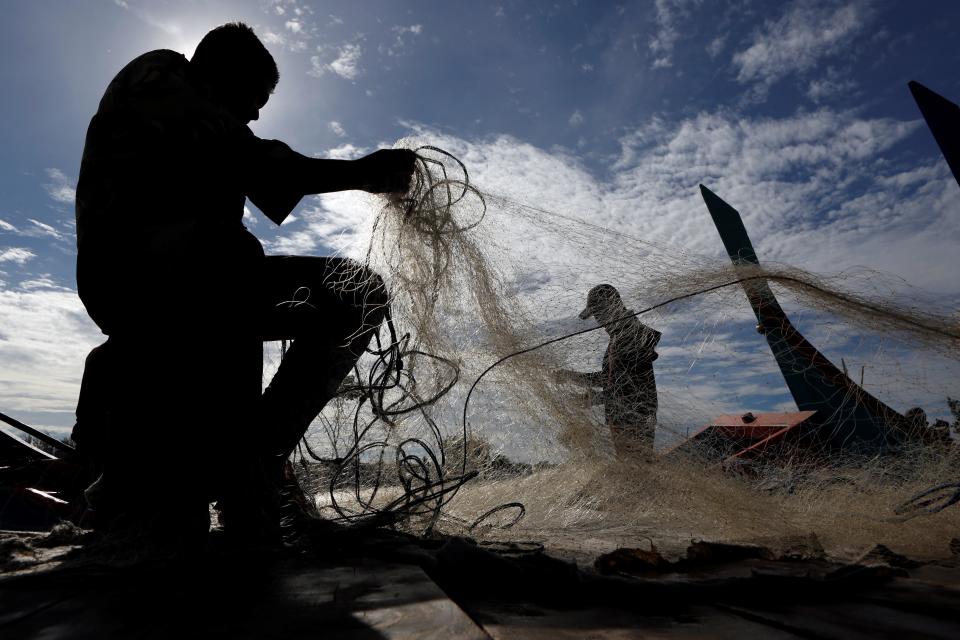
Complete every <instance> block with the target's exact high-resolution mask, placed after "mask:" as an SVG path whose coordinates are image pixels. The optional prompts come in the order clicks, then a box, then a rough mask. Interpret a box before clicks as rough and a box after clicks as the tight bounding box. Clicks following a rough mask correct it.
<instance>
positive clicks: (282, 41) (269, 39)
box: [260, 31, 287, 47]
mask: <svg viewBox="0 0 960 640" xmlns="http://www.w3.org/2000/svg"><path fill="white" fill-rule="evenodd" d="M260 39H261V40H263V43H264V44H275V45H277V46H280V47H283V46H286V44H287V39H286V38H284V37H283V34H280V33H275V32H273V31H264V32H263V35H261V36H260Z"/></svg>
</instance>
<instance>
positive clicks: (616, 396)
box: [556, 284, 660, 457]
mask: <svg viewBox="0 0 960 640" xmlns="http://www.w3.org/2000/svg"><path fill="white" fill-rule="evenodd" d="M591 316H593V317H595V318H596V319H597V322H598V323H599V324H601V325H603V326H604V329H605V330H606V332H607V334H609V336H610V343H609V344H608V346H607V350H606V352H605V353H604V355H603V368H602V369H601V370H600V371H595V372H591V373H581V372H578V371H568V370H565V369H563V370H560V371H557V374H556V377H557V380H558V381H560V382H572V383H574V384H577V385H580V386H583V387H588V388H590V389H591V391H590V400H591V404H602V405H603V408H604V417H605V420H606V424H607V427H609V429H610V436H611V438H612V440H613V446H614V449H615V450H616V452H617V455H618V456H621V457H633V456H642V457H650V456H651V455H652V454H653V440H654V435H655V431H656V424H657V384H656V380H655V379H654V376H653V361H654V360H656V359H657V357H658V356H657V352H656V351H655V349H656V346H657V343H659V342H660V332H659V331H656V330H655V329H652V328H650V327H648V326H647V325H645V324H643V323H642V322H640V321H639V320H638V319H637V318H636V316H632V315H631V312H630V310H629V309H627V308H626V306H625V305H624V304H623V299H622V298H621V297H620V293H619V292H618V291H617V290H616V288H614V287H613V286H612V285H609V284H599V285H597V286H595V287H594V288H592V289H591V290H590V292H589V294H588V295H587V306H586V307H585V308H584V310H583V311H581V312H580V319H581V320H586V319H588V318H589V317H591ZM628 316H629V317H628ZM618 319H621V320H619V321H618ZM595 389H598V390H595Z"/></svg>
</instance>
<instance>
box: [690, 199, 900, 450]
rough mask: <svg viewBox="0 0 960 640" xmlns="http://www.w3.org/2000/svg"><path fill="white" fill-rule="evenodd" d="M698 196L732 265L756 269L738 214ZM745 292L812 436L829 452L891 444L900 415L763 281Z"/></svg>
mask: <svg viewBox="0 0 960 640" xmlns="http://www.w3.org/2000/svg"><path fill="white" fill-rule="evenodd" d="M700 192H701V194H702V196H703V200H704V202H705V203H706V205H707V209H708V210H709V211H710V216H711V217H712V218H713V222H714V224H715V225H716V227H717V231H718V232H719V233H720V238H721V239H722V240H723V245H724V247H725V248H726V250H727V253H728V254H729V256H730V259H731V260H732V261H733V263H734V265H737V264H753V265H759V264H760V261H759V260H758V258H757V254H756V252H755V251H754V248H753V244H752V243H751V242H750V238H749V236H748V235H747V230H746V228H745V227H744V226H743V220H742V219H741V218H740V214H739V212H737V210H736V209H734V208H733V207H731V206H730V205H729V204H727V203H726V202H724V201H723V200H721V199H720V198H719V197H718V196H717V195H716V194H715V193H713V192H712V191H710V190H709V189H707V188H706V187H705V186H703V185H700ZM743 288H744V291H745V292H746V294H747V299H748V300H749V301H750V306H751V307H752V308H753V312H754V314H755V315H756V317H757V322H758V327H757V328H758V330H759V331H760V332H761V333H763V335H764V336H765V337H766V339H767V343H768V344H769V345H770V349H771V351H773V357H774V358H775V359H776V361H777V365H778V366H779V367H780V371H781V373H782V374H783V378H784V380H785V381H786V383H787V387H788V388H789V389H790V393H791V395H792V396H793V399H794V401H795V402H796V403H797V407H798V408H799V409H800V410H801V411H816V412H817V414H816V415H815V416H814V418H813V420H812V421H811V424H813V425H815V432H814V433H812V434H811V435H812V436H814V437H815V438H817V439H818V440H820V441H822V443H823V444H824V445H826V446H828V447H830V448H843V449H845V450H850V451H859V452H869V451H872V450H877V449H883V448H886V447H888V446H890V445H895V444H896V443H897V441H898V440H899V438H898V435H899V433H900V430H899V428H898V427H899V426H900V425H902V424H904V421H905V419H904V418H903V416H901V415H900V414H899V413H897V412H896V411H894V410H893V409H891V408H890V407H888V406H887V405H886V404H884V403H883V402H881V401H880V400H878V399H877V398H875V397H873V396H872V395H870V394H869V393H867V392H866V391H864V390H863V389H862V388H861V387H860V386H859V385H857V384H856V383H854V382H853V381H852V380H851V379H850V378H849V377H847V376H846V375H845V374H844V373H843V372H842V371H840V370H839V369H838V368H837V367H836V366H834V364H833V363H832V362H830V361H829V360H828V359H827V358H826V357H825V356H824V355H823V354H822V353H820V352H819V351H818V350H817V349H816V347H814V346H813V345H812V344H810V342H809V341H808V340H807V339H806V338H804V337H803V335H801V334H800V332H799V331H797V329H796V328H795V327H794V326H793V325H792V324H791V322H790V320H789V318H787V315H786V313H785V312H784V311H783V308H782V307H781V306H780V303H779V302H777V299H776V297H775V296H774V294H773V291H772V290H771V289H770V287H769V286H768V285H767V283H766V282H765V281H762V280H756V281H751V282H745V283H744V284H743Z"/></svg>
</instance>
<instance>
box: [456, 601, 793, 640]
mask: <svg viewBox="0 0 960 640" xmlns="http://www.w3.org/2000/svg"><path fill="white" fill-rule="evenodd" d="M468 610H469V611H470V612H471V613H472V614H473V615H474V617H475V619H476V620H477V621H478V622H479V623H480V624H481V625H482V626H483V628H484V629H485V630H486V631H487V632H488V633H489V634H490V635H491V637H493V638H494V640H579V639H580V638H596V639H597V640H632V639H634V638H645V639H646V638H650V639H659V638H671V639H674V638H675V639H678V640H685V639H690V640H693V639H699V638H720V639H725V638H729V639H730V640H741V639H743V638H750V639H751V640H753V639H757V640H783V639H795V638H797V637H798V636H796V635H793V634H791V633H789V632H786V631H783V630H780V629H777V628H775V627H771V626H768V625H765V624H759V623H755V622H751V621H749V620H746V619H744V618H743V617H741V616H737V615H734V614H730V613H726V612H723V611H719V610H717V609H714V608H712V607H704V606H696V607H690V608H688V609H687V610H686V611H685V612H684V614H683V615H682V616H656V615H650V614H649V613H648V612H647V613H639V612H631V611H624V610H623V609H616V608H612V607H589V608H583V609H572V610H560V609H551V608H546V607H540V606H537V605H534V604H530V603H524V604H522V605H520V604H505V603H498V604H490V603H485V604H484V603H471V604H470V606H469V607H468Z"/></svg>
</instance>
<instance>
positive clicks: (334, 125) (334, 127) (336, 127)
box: [327, 120, 347, 138]
mask: <svg viewBox="0 0 960 640" xmlns="http://www.w3.org/2000/svg"><path fill="white" fill-rule="evenodd" d="M327 126H328V127H330V131H332V132H333V134H334V135H335V136H337V137H339V138H342V137H343V136H345V135H347V132H346V130H345V129H344V128H343V125H342V124H340V123H339V122H337V121H336V120H332V121H330V122H329V123H327Z"/></svg>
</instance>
